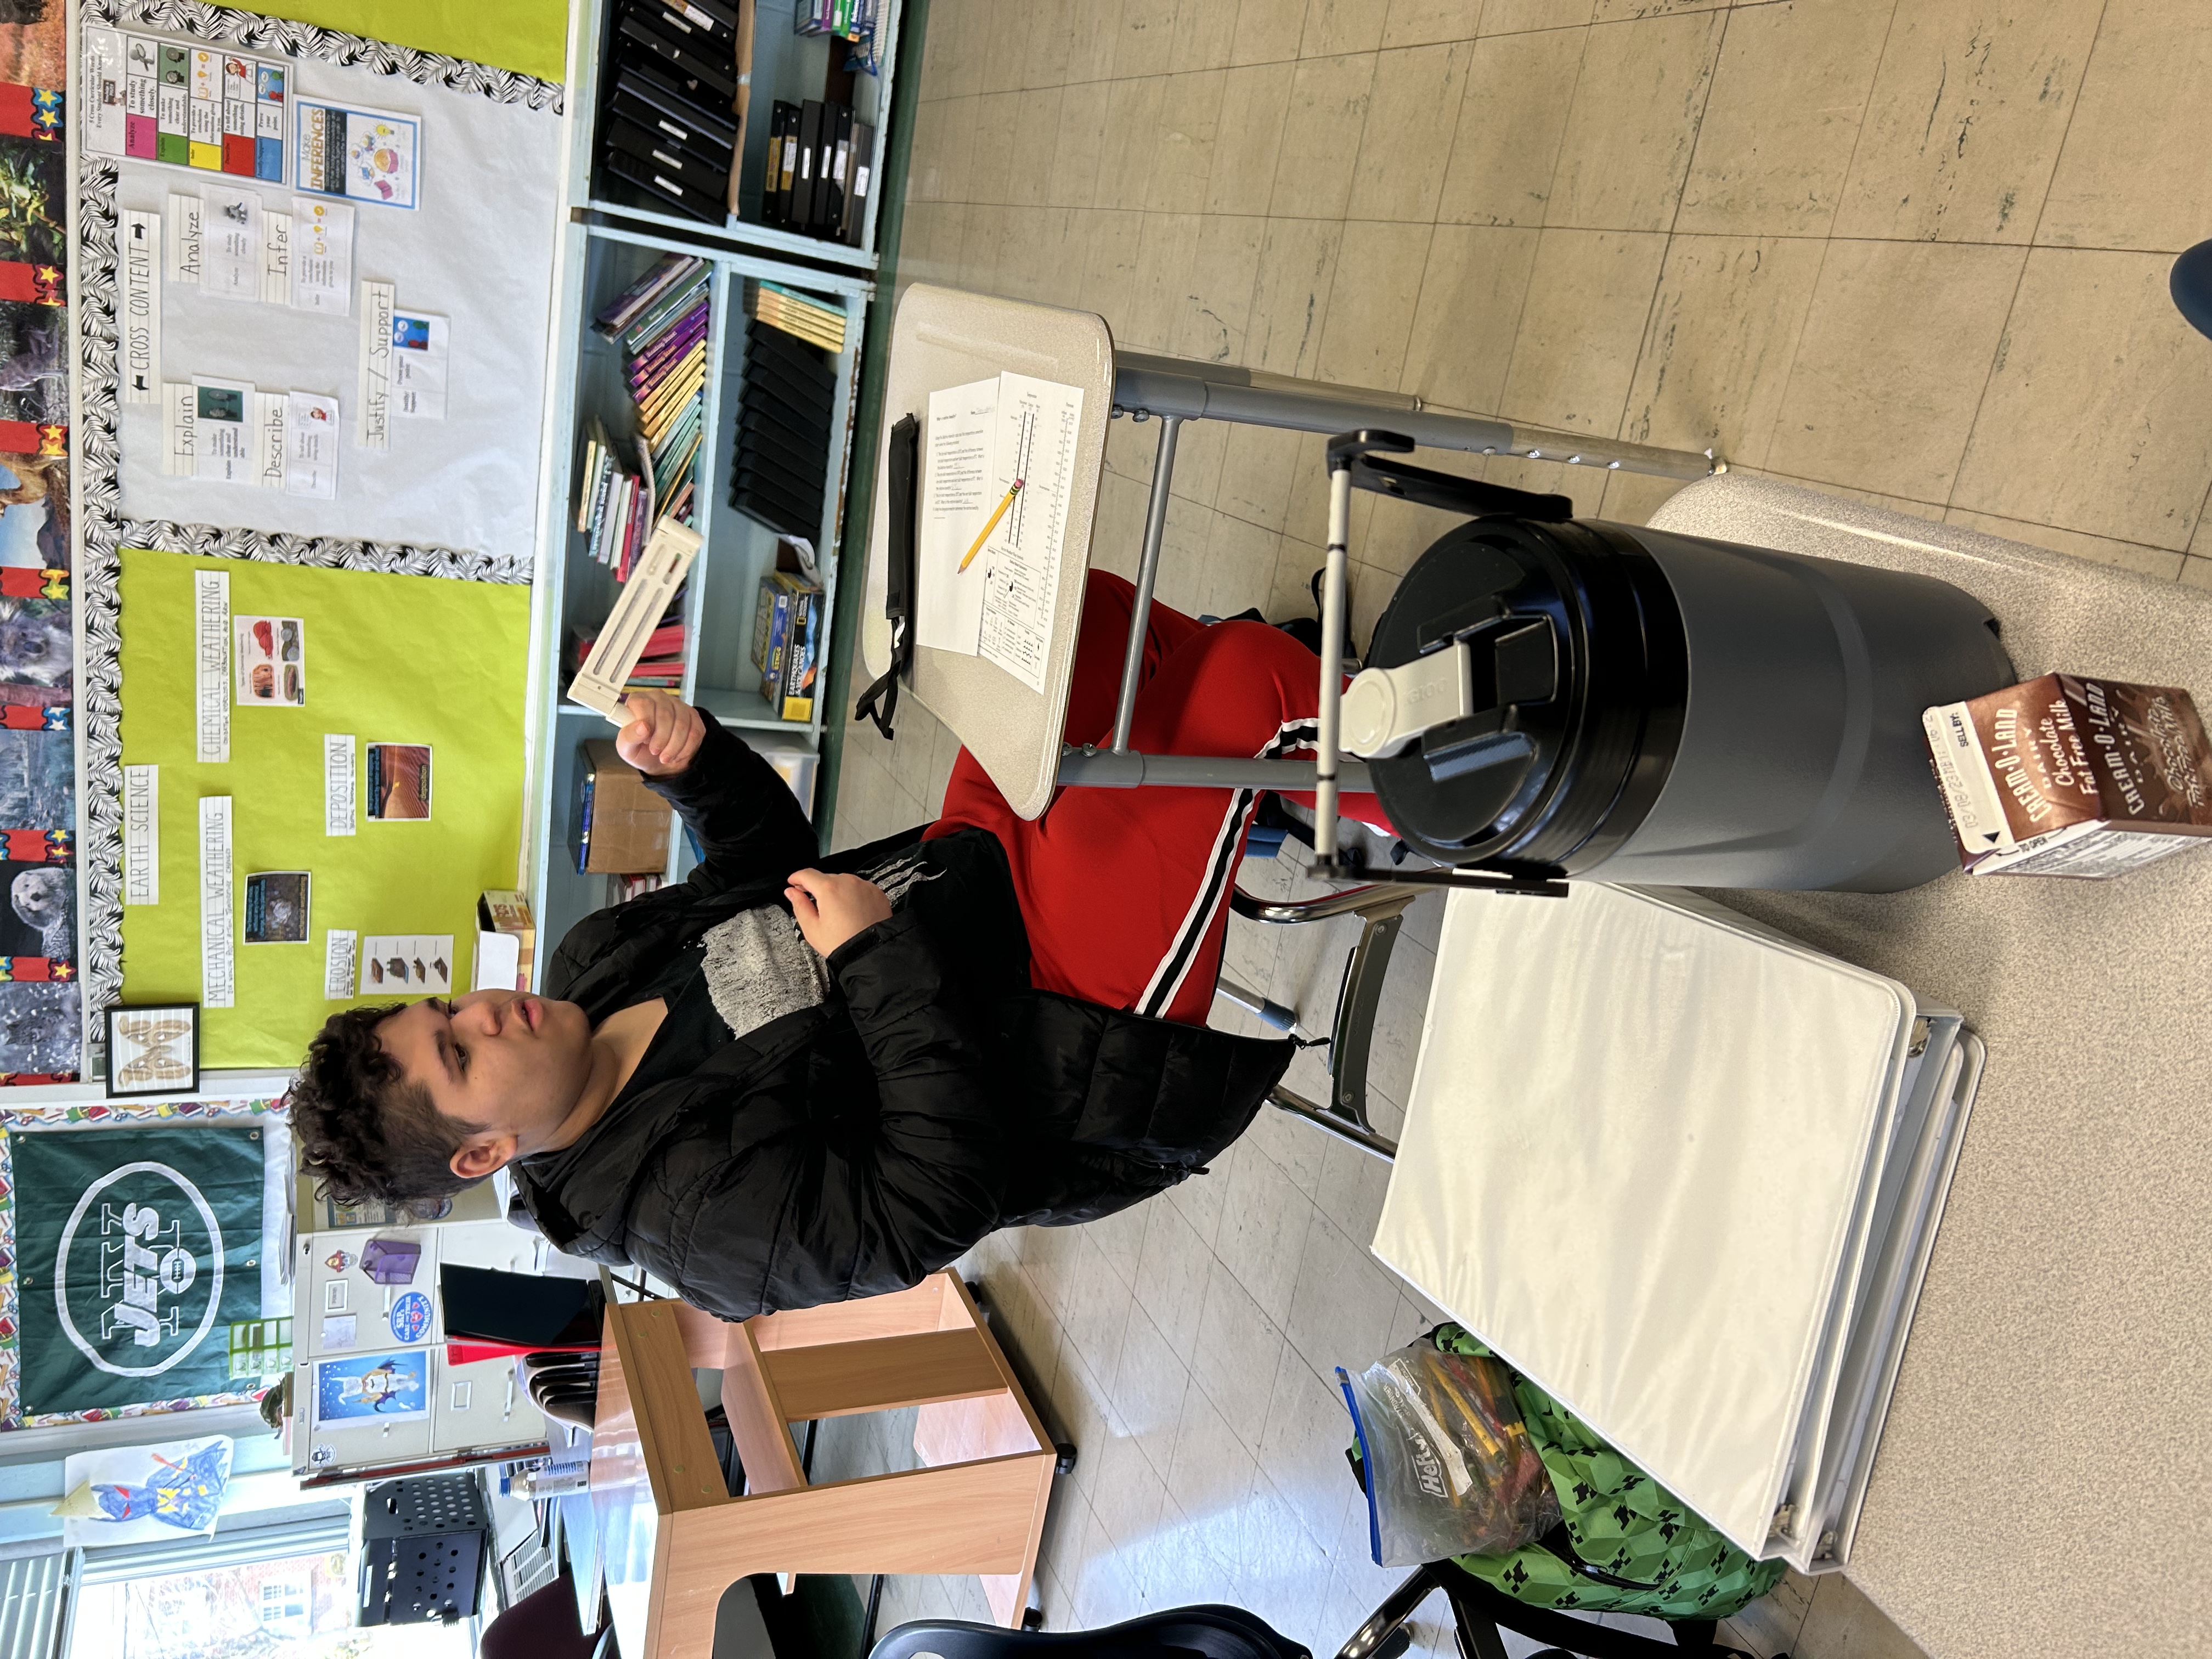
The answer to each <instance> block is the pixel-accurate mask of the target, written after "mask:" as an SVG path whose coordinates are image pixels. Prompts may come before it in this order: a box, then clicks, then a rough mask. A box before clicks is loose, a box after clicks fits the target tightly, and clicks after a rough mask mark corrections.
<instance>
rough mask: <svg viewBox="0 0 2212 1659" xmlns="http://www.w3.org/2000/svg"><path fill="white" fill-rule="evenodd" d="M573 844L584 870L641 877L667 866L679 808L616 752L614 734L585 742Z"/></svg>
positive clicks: (588, 872)
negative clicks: (672, 806) (649, 784)
mask: <svg viewBox="0 0 2212 1659" xmlns="http://www.w3.org/2000/svg"><path fill="white" fill-rule="evenodd" d="M583 760H584V764H583V767H582V769H581V772H582V777H581V781H580V784H579V787H578V791H577V812H576V822H575V832H574V846H575V848H576V868H577V870H578V872H580V873H583V874H597V875H609V876H642V875H650V874H655V873H658V872H660V871H664V870H665V869H666V868H667V867H668V837H669V834H670V832H671V829H672V827H673V825H674V823H675V817H676V814H675V811H674V809H673V808H671V806H670V805H668V803H667V802H666V801H665V800H663V799H661V798H660V797H659V796H658V795H656V794H654V793H653V791H652V790H651V789H649V788H647V787H646V782H645V777H644V775H643V774H641V772H639V771H638V769H636V768H635V767H634V766H632V765H631V764H630V763H629V762H628V761H625V760H624V759H623V758H622V757H621V756H620V755H618V754H617V753H616V752H615V740H614V739H613V738H588V739H586V742H585V744H584V756H583Z"/></svg>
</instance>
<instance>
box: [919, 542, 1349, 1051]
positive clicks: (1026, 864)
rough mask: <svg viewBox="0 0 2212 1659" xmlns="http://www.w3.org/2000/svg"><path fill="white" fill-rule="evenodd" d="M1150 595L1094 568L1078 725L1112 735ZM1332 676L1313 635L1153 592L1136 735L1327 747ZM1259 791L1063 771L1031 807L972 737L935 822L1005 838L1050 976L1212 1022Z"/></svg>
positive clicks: (1148, 744) (1209, 743)
mask: <svg viewBox="0 0 2212 1659" xmlns="http://www.w3.org/2000/svg"><path fill="white" fill-rule="evenodd" d="M1134 598H1135V590H1134V589H1133V588H1132V587H1131V586H1129V584H1128V583H1127V581H1125V580H1122V579H1121V577H1119V576H1115V575H1111V574H1108V573H1107V572H1105V571H1102V570H1094V571H1092V572H1091V575H1090V585H1089V587H1088V589H1087V590H1086V592H1085V598H1084V603H1083V627H1082V631H1081V634H1080V635H1079V637H1078V639H1077V641H1076V648H1075V675H1074V683H1073V687H1072V688H1071V690H1070V691H1069V693H1068V699H1067V728H1066V731H1067V741H1068V742H1070V743H1095V744H1099V745H1101V746H1102V747H1103V746H1104V745H1105V744H1108V743H1109V742H1110V741H1111V740H1112V737H1113V731H1114V697H1115V691H1116V690H1117V689H1118V688H1119V686H1120V684H1121V653H1122V652H1123V650H1124V649H1125V648H1126V647H1127V641H1128V637H1129V611H1130V607H1131V604H1132V601H1133V599H1134ZM1319 680H1320V665H1319V664H1318V663H1316V660H1315V659H1314V654H1313V653H1312V652H1310V651H1309V650H1307V649H1306V648H1305V647H1304V646H1302V645H1300V644H1299V643H1298V642H1297V641H1296V640H1294V639H1292V638H1291V637H1290V635H1287V634H1285V633H1284V632H1282V630H1281V629H1275V628H1270V627H1268V626H1267V625H1266V624H1265V623H1252V622H1225V623H1215V624H1214V625H1213V626H1212V627H1210V628H1209V627H1206V626H1205V625H1204V624H1202V623H1199V622H1197V621H1195V620H1194V619H1193V618H1192V617H1186V616H1184V615H1183V614H1182V612H1181V611H1173V610H1170V609H1169V608H1168V607H1167V606H1166V605H1162V604H1160V603H1159V602H1158V600H1154V601H1153V603H1152V611H1151V613H1150V617H1149V620H1148V626H1147V630H1146V640H1145V662H1144V678H1143V679H1142V681H1141V682H1140V684H1139V690H1138V692H1137V710H1136V720H1135V722H1134V724H1133V726H1131V727H1130V732H1129V743H1130V746H1131V747H1132V748H1133V749H1136V750H1139V751H1141V752H1143V753H1145V754H1148V755H1287V754H1291V753H1293V752H1296V751H1301V750H1302V751H1304V752H1306V753H1310V752H1312V749H1313V742H1314V737H1315V724H1314V714H1315V704H1316V692H1317V690H1318V689H1319ZM1259 794H1260V792H1259V791H1256V790H1252V789H1163V788H1152V787H1146V788H1142V789H1096V788H1083V789H1062V790H1061V791H1060V793H1058V794H1057V795H1055V796H1054V799H1053V802H1052V805H1049V806H1048V807H1047V808H1046V809H1045V811H1044V815H1043V816H1042V817H1039V818H1036V819H1035V820H1034V821H1032V820H1030V819H1025V818H1021V817H1016V816H1015V814H1014V811H1013V809H1012V807H1010V806H1009V805H1007V804H1006V798H1005V797H1004V796H1002V795H1000V793H999V792H998V789H997V788H996V787H994V785H993V784H992V782H991V781H990V779H989V778H988V777H987V776H985V775H984V772H983V769H982V768H981V766H979V765H978V764H976V762H975V757H974V756H972V755H970V754H969V752H968V751H967V750H965V749H963V750H961V751H960V756H959V758H958V760H957V761H956V762H955V763H953V768H952V779H951V782H950V783H949V784H948V785H947V786H946V787H945V810H944V816H943V817H939V819H938V821H937V822H936V823H933V824H932V825H931V826H930V828H929V829H928V830H927V831H926V832H925V833H926V834H927V835H929V836H941V835H946V834H950V833H951V831H953V830H955V829H965V828H969V827H971V826H972V827H975V828H978V829H988V830H989V831H990V832H991V833H992V834H993V835H994V836H997V837H998V838H999V842H1000V845H1002V846H1003V847H1005V848H1006V861H1007V863H1008V865H1009V866H1012V871H1013V878H1014V891H1015V893H1016V895H1017V896H1018V898H1019V901H1020V903H1021V908H1022V920H1023V921H1024V922H1025V923H1026V924H1027V925H1028V927H1029V935H1030V981H1031V983H1033V984H1035V985H1036V987H1038V988H1039V989H1040V990H1045V991H1058V992H1061V993H1063V994H1066V995H1069V996H1076V997H1081V998H1082V999H1084V1000H1085V1001H1087V1002H1098V1003H1103V1004H1105V1005H1106V1006H1109V1007H1112V1008H1126V1009H1130V1010H1133V1012H1138V1013H1143V1014H1150V1015H1153V1016H1156V1017H1158V1018H1165V1019H1173V1020H1180V1021H1182V1022H1183V1023H1184V1024H1190V1025H1202V1024H1205V1023H1206V1009H1207V1006H1208V1005H1209V1004H1210V1003H1211V1002H1212V1000H1213V982H1214V981H1215V979H1216V978H1218V976H1219V974H1220V971H1221V948H1222V941H1223V940H1224V939H1225V938H1226V937H1227V933H1228V927H1229V893H1230V890H1231V887H1232V886H1233V885H1234V884H1235V883H1236V878H1237V860H1239V859H1241V858H1242V857H1243V851H1244V832H1245V829H1247V827H1248V826H1249V824H1250V823H1251V820H1252V814H1253V812H1254V811H1255V808H1256V807H1257V805H1258V802H1259ZM1291 799H1294V800H1297V801H1299V802H1301V803H1303V804H1304V805H1311V804H1312V801H1313V797H1312V796H1311V795H1310V794H1304V795H1292V796H1291ZM1340 800H1341V804H1342V810H1343V811H1344V812H1345V813H1346V816H1349V817H1358V818H1361V819H1363V820H1364V821H1365V822H1367V823H1373V824H1376V825H1378V826H1382V827H1384V828H1388V825H1389V821H1388V820H1387V819H1386V818H1384V817H1383V813H1382V809H1381V807H1380V806H1379V805H1378V804H1377V803H1376V799H1375V798H1374V797H1373V796H1372V795H1346V796H1343V797H1341V798H1340Z"/></svg>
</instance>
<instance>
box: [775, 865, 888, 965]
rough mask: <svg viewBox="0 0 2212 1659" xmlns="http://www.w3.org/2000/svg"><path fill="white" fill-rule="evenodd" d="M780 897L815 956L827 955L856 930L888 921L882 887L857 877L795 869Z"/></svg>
mask: <svg viewBox="0 0 2212 1659" xmlns="http://www.w3.org/2000/svg"><path fill="white" fill-rule="evenodd" d="M783 896H784V897H785V898H787V899H788V900H789V901H790V902H791V914H792V915H794V916H796V917H798V918H799V932H800V933H804V934H805V936H806V942H807V943H808V944H809V945H812V946H813V947H814V953H815V954H816V955H817V956H823V957H826V956H828V955H829V953H830V952H831V951H835V950H836V948H837V947H838V946H839V945H842V944H844V943H845V941H846V940H847V939H851V938H852V937H853V936H854V934H855V933H861V932H863V931H865V930H866V929H867V928H870V927H874V926H875V925H876V924H877V923H878V922H879V921H890V915H891V902H890V899H888V898H886V897H885V896H884V890H883V889H882V888H880V887H878V886H877V885H876V884H875V883H873V882H872V881H869V880H866V879H865V878H862V877H860V876H830V875H824V874H823V872H821V871H819V870H794V871H793V872H792V874H791V884H790V885H789V886H788V887H786V888H785V889H784V890H783Z"/></svg>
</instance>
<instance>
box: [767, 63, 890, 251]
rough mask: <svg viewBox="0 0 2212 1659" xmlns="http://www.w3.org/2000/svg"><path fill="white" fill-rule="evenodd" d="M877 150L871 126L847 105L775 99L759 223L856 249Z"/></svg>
mask: <svg viewBox="0 0 2212 1659" xmlns="http://www.w3.org/2000/svg"><path fill="white" fill-rule="evenodd" d="M875 155H876V130H875V128H873V127H872V126H871V125H868V123H866V121H862V120H858V119H856V118H854V114H853V109H852V106H851V105H849V104H841V103H836V102H834V101H829V100H819V99H813V98H809V99H807V100H805V102H804V103H798V104H788V103H785V102H784V101H783V100H781V99H779V100H777V101H776V102H775V105H774V106H771V107H770V109H769V141H768V173H767V176H766V177H765V178H764V179H763V180H762V183H761V222H763V224H769V225H775V226H777V227H779V228H781V229H784V230H795V231H798V232H799V233H801V234H804V235H807V236H814V237H818V238H820V239H821V240H823V241H829V242H846V243H849V244H851V245H852V246H854V247H858V246H860V232H861V229H862V228H863V227H864V226H865V225H866V222H867V212H868V185H869V182H870V175H871V170H872V167H873V164H874V161H875Z"/></svg>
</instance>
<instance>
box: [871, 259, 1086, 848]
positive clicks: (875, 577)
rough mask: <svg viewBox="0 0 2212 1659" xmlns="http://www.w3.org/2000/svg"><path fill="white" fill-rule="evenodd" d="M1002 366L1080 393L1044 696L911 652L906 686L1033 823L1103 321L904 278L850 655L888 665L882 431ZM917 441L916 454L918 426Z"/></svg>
mask: <svg viewBox="0 0 2212 1659" xmlns="http://www.w3.org/2000/svg"><path fill="white" fill-rule="evenodd" d="M1009 371H1011V372H1012V373H1014V374H1030V375H1034V376H1036V378H1037V379H1039V380H1057V381H1059V382H1060V383H1061V384H1062V385H1065V386H1080V387H1082V389H1083V414H1082V418H1081V421H1080V422H1079V426H1078V428H1077V432H1076V445H1075V465H1074V482H1073V484H1072V486H1071V487H1070V489H1069V492H1068V509H1067V529H1066V537H1065V539H1064V540H1063V542H1062V546H1063V548H1064V549H1065V550H1066V553H1065V556H1064V557H1063V558H1062V560H1061V562H1060V595H1059V599H1058V601H1057V603H1056V605H1055V607H1054V613H1053V629H1052V643H1051V647H1050V650H1049V652H1048V656H1047V663H1046V668H1045V680H1044V690H1043V691H1042V693H1039V692H1035V691H1032V690H1030V689H1029V687H1028V686H1026V685H1024V684H1023V683H1022V682H1021V681H1019V680H1018V679H1016V678H1014V677H1013V676H1012V674H1009V673H1007V672H1006V670H1004V669H1003V668H1000V666H999V665H997V664H995V663H992V662H987V661H985V660H984V659H982V658H981V657H969V656H962V655H961V654H959V653H957V652H951V651H939V650H937V649H935V648H934V647H928V646H922V645H919V644H917V646H916V647H915V652H914V665H913V668H912V670H911V671H910V674H909V677H908V691H909V692H910V693H911V695H912V696H915V697H916V698H918V699H920V700H921V702H922V703H924V704H925V705H926V706H927V708H928V709H929V711H930V712H931V713H932V714H935V715H936V716H937V717H938V718H939V720H943V721H944V722H945V725H946V726H948V727H950V728H951V731H952V733H953V735H954V736H956V737H957V738H959V739H960V741H961V742H962V743H963V744H965V745H966V746H967V748H968V750H969V753H970V754H972V755H974V756H975V758H976V760H977V761H978V762H979V763H981V766H982V768H983V769H984V771H985V772H987V774H988V775H990V779H991V781H992V782H993V783H994V784H996V785H997V786H998V787H999V792H1000V793H1001V794H1003V795H1004V796H1006V801H1007V804H1008V805H1011V806H1012V808H1013V809H1014V811H1016V812H1017V813H1018V814H1019V815H1020V816H1022V817H1025V818H1033V817H1036V816H1037V815H1038V814H1039V813H1041V812H1042V811H1044V809H1045V807H1046V805H1048V803H1049V802H1050V801H1051V799H1052V790H1053V781H1054V779H1055V778H1056V777H1057V776H1058V775H1059V771H1060V729H1061V727H1062V726H1063V725H1064V724H1065V722H1066V713H1067V687H1068V681H1069V678H1070V677H1071V676H1072V675H1073V672H1074V669H1075V636H1076V632H1077V629H1078V628H1079V625H1080V624H1081V623H1082V620H1083V586H1084V574H1085V571H1086V570H1088V569H1089V568H1090V547H1091V520H1092V518H1093V516H1094V514H1095V513H1096V511H1097V504H1098V479H1099V475H1100V473H1101V472H1102V471H1103V470H1104V468H1105V465H1106V423H1107V421H1108V419H1109V417H1110V416H1111V413H1112V410H1113V407H1114V341H1113V337H1112V336H1111V335H1110V334H1109V333H1108V331H1107V328H1106V320H1105V319H1104V318H1103V317H1099V316H1096V315H1094V314H1093V313H1090V312H1087V311H1065V310H1062V309H1061V308H1060V307H1057V306H1041V305H1033V304H1030V303H1029V302H1028V301H1021V300H1001V299H996V298H994V297H993V296H991V295H983V294H963V293H961V292H959V291H957V289H947V288H937V287H933V286H932V285H931V284H929V283H915V284H914V285H913V286H912V287H911V288H909V289H907V291H906V292H905V293H904V294H903V295H900V297H899V302H898V314H897V316H896V319H895V320H894V321H893V322H892V324H891V349H890V368H889V370H888V371H887V373H886V375H885V380H884V412H883V431H884V442H883V443H882V444H881V445H879V446H878V451H877V459H876V493H875V501H876V503H877V506H876V510H875V511H874V512H872V513H870V514H869V519H870V523H869V527H868V575H867V585H866V589H865V591H864V596H863V598H862V600H861V622H860V656H861V660H862V661H863V662H864V663H865V664H866V666H867V671H868V674H869V677H870V678H874V677H875V676H876V675H878V674H880V673H882V672H883V671H884V668H885V667H887V666H888V665H890V623H887V622H885V621H884V591H885V586H886V584H885V576H884V573H885V570H886V568H887V567H886V564H885V559H886V557H887V555H888V550H889V547H890V513H889V512H888V511H887V510H886V508H887V507H888V504H889V501H890V430H891V428H892V427H893V426H895V425H896V424H897V422H899V420H900V419H901V418H902V417H903V416H908V415H911V416H914V417H915V420H917V421H919V422H922V424H923V426H924V427H925V428H927V424H928V421H929V394H930V393H931V392H939V391H943V390H945V388H946V387H949V386H965V385H967V384H968V383H969V382H970V381H973V380H988V379H990V378H991V377H992V376H994V375H996V374H1003V373H1006V372H1009ZM923 443H924V449H925V452H926V450H927V432H926V431H925V433H924V435H923ZM915 489H916V491H917V492H919V491H920V489H921V479H920V478H919V477H917V478H916V479H915Z"/></svg>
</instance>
